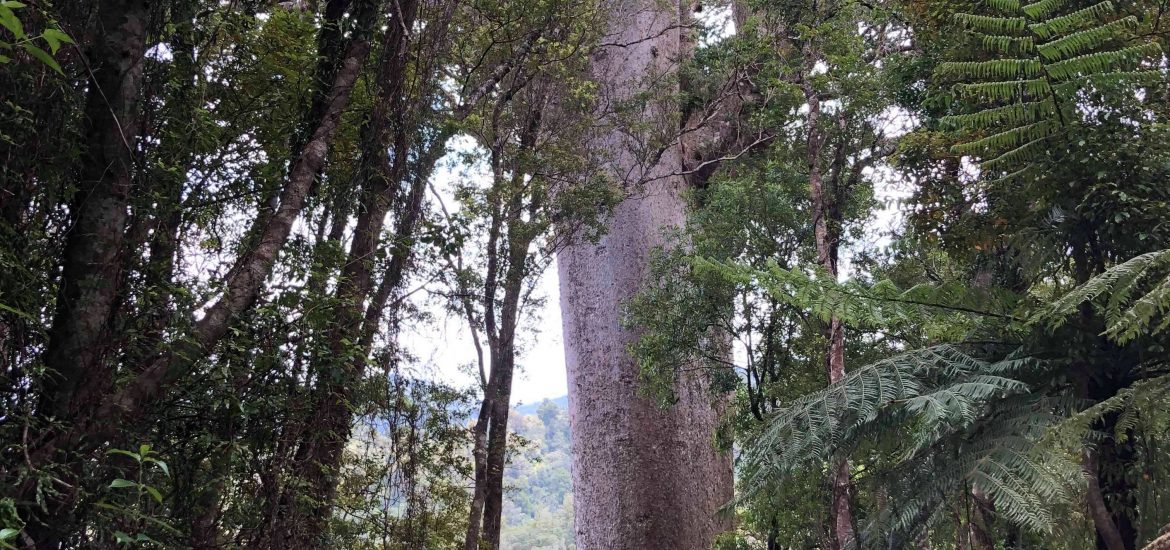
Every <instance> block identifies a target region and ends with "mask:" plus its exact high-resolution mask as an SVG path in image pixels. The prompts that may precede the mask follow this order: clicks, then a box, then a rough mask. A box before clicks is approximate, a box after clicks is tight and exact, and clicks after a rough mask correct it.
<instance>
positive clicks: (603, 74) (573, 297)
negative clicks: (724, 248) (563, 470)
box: [558, 0, 732, 550]
mask: <svg viewBox="0 0 1170 550" xmlns="http://www.w3.org/2000/svg"><path fill="white" fill-rule="evenodd" d="M609 6H610V10H611V11H610V19H609V23H608V25H609V26H608V33H607V34H608V36H606V38H605V39H604V42H605V44H606V45H605V46H603V47H602V48H600V49H598V50H597V51H596V52H594V54H593V58H592V71H593V77H594V78H595V79H596V80H597V82H598V85H599V88H598V89H599V99H600V105H599V106H598V113H600V114H599V116H601V117H603V120H604V117H605V116H606V113H610V112H612V109H614V108H617V107H618V106H620V105H621V103H622V102H623V101H629V100H630V99H631V98H633V97H634V96H635V95H636V94H638V93H639V92H643V91H646V89H647V88H646V86H647V83H658V84H661V83H663V82H670V81H671V80H672V79H673V76H674V74H675V69H676V63H677V61H678V56H679V55H680V53H681V52H682V50H683V40H684V37H683V34H682V33H683V30H682V29H681V28H680V25H679V23H680V20H681V14H680V11H681V10H680V8H681V6H679V4H678V3H669V2H660V1H658V0H625V1H622V2H616V3H613V4H610V5H609ZM668 88H672V90H671V89H668V90H664V91H665V92H670V91H677V84H670V85H669V86H668ZM653 95H654V96H655V97H660V98H663V99H662V101H661V102H652V103H651V104H650V105H648V106H647V107H645V108H643V109H640V111H639V112H637V113H632V116H635V117H637V118H641V119H642V120H644V121H646V122H649V123H650V124H649V126H650V127H657V128H660V129H661V128H665V129H666V130H667V131H668V132H671V131H672V128H678V124H677V122H676V121H677V116H676V114H677V113H675V112H672V111H674V110H675V109H676V108H677V106H676V104H675V103H674V102H673V101H672V98H671V97H669V96H670V95H671V94H670V93H660V94H653ZM655 119H657V120H655ZM672 125H673V126H672ZM622 126H623V125H621V124H617V125H615V127H614V129H613V130H612V131H608V132H604V133H603V134H602V135H600V136H599V137H598V138H597V139H596V141H595V142H594V143H593V144H592V145H593V147H594V148H595V149H596V150H597V151H598V152H599V153H600V154H602V155H604V156H606V157H607V159H606V161H607V166H606V168H605V170H606V172H608V175H609V176H611V177H614V178H616V179H619V180H622V181H624V182H626V183H627V184H631V183H634V184H637V183H640V184H641V186H640V187H639V188H637V189H629V191H630V196H629V198H627V199H625V200H624V201H623V202H622V203H621V204H619V205H618V206H617V207H616V208H615V210H614V212H613V213H612V214H611V216H610V217H609V219H608V220H607V230H608V232H607V234H606V235H605V236H604V237H603V238H602V239H601V240H600V242H598V243H596V244H592V243H587V242H576V243H574V244H572V245H570V246H569V247H567V248H566V249H565V250H563V251H562V252H561V253H560V254H559V255H558V263H559V273H560V287H561V307H562V311H563V323H564V335H565V353H566V362H567V367H568V377H569V418H570V422H571V423H572V428H573V430H572V431H573V441H572V447H573V463H574V468H573V490H574V495H573V499H574V502H573V504H574V509H575V513H576V542H577V547H578V548H581V549H582V550H597V549H614V548H637V549H643V548H686V549H691V548H708V547H710V545H711V543H712V541H713V540H714V539H715V537H716V536H717V535H718V534H719V533H720V532H722V531H724V530H726V529H727V528H728V527H729V524H728V521H727V520H726V519H724V518H722V517H721V516H720V515H718V513H717V509H718V508H719V507H720V506H721V505H723V504H725V503H727V502H728V500H730V498H731V487H732V483H731V463H730V457H729V456H728V455H727V454H725V453H720V452H719V451H718V450H717V449H716V448H715V446H714V444H713V432H714V430H715V428H716V426H717V424H718V422H719V411H718V410H717V407H715V406H714V405H713V403H714V401H715V399H716V398H715V396H713V395H712V394H711V392H710V391H709V387H708V384H707V382H706V380H705V378H704V376H703V375H702V374H695V373H691V374H684V375H683V376H681V377H680V380H679V382H678V388H677V395H678V401H677V403H675V404H674V405H673V406H672V407H670V408H669V409H662V408H660V407H659V406H657V405H656V404H655V403H653V402H652V401H650V400H648V399H645V398H643V397H641V396H640V395H639V394H638V379H639V378H638V365H637V363H636V362H635V361H634V359H633V358H632V357H631V356H630V354H629V353H628V351H627V346H628V345H629V344H630V343H631V342H632V341H633V340H634V339H635V338H636V337H637V331H635V330H632V329H629V328H626V327H624V326H623V325H622V317H623V315H622V307H623V304H624V303H625V302H626V301H627V300H629V299H630V298H631V297H632V296H633V295H634V294H635V293H637V292H638V290H639V289H640V288H641V286H642V282H643V279H644V277H645V276H646V273H647V262H648V259H649V255H650V253H651V251H652V250H653V249H654V248H655V247H657V246H659V245H662V244H664V237H663V231H664V230H665V229H666V228H669V227H674V226H679V225H681V224H682V223H683V221H684V216H685V211H684V209H685V201H684V200H683V198H682V197H681V195H680V194H681V192H682V190H683V187H684V185H685V183H684V179H683V177H681V176H680V175H679V173H680V172H682V171H683V170H682V167H683V159H682V154H681V148H680V147H678V146H677V145H672V146H669V147H666V148H665V149H664V150H662V151H661V155H658V154H656V151H655V152H652V153H651V154H646V155H640V154H639V151H641V150H645V149H646V148H645V147H644V146H645V142H646V141H652V140H651V139H649V136H645V135H642V136H634V137H631V133H628V132H624V131H623V129H622ZM627 129H628V128H627ZM649 149H652V150H655V149H657V148H656V147H654V146H651V147H650V148H649Z"/></svg>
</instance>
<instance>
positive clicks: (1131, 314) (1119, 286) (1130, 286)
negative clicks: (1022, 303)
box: [1032, 249, 1170, 343]
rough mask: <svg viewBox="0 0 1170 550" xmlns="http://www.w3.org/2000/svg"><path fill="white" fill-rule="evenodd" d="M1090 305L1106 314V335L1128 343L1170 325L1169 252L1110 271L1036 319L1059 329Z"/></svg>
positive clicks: (1034, 319)
mask: <svg viewBox="0 0 1170 550" xmlns="http://www.w3.org/2000/svg"><path fill="white" fill-rule="evenodd" d="M1084 303H1089V304H1091V305H1092V306H1093V307H1095V308H1097V309H1100V310H1102V311H1104V313H1105V321H1106V329H1105V335H1106V336H1108V337H1109V338H1111V339H1113V340H1114V341H1116V342H1118V343H1126V342H1129V341H1131V340H1133V339H1134V338H1137V337H1138V336H1140V335H1142V334H1146V333H1158V332H1161V331H1164V330H1166V328H1167V327H1168V326H1170V316H1167V315H1166V313H1167V312H1170V249H1167V250H1158V251H1154V252H1147V253H1145V254H1142V255H1140V256H1137V257H1134V258H1132V259H1130V260H1127V261H1125V262H1123V263H1121V264H1118V265H1116V266H1113V267H1111V268H1109V269H1107V270H1106V271H1105V272H1104V273H1101V274H1100V275H1098V276H1096V277H1094V278H1092V279H1090V280H1089V281H1088V282H1086V283H1085V284H1083V285H1081V286H1079V287H1077V288H1075V289H1073V290H1072V291H1071V292H1069V293H1067V294H1065V295H1064V296H1062V297H1061V298H1060V299H1059V300H1056V301H1055V302H1053V303H1052V304H1051V305H1049V306H1048V307H1046V308H1044V309H1042V310H1041V311H1040V312H1038V313H1037V314H1036V315H1034V316H1033V318H1032V322H1033V323H1038V324H1046V325H1049V326H1052V327H1059V326H1060V325H1062V324H1064V323H1065V322H1066V321H1067V320H1068V319H1069V317H1071V316H1072V315H1073V314H1074V313H1075V312H1076V311H1077V308H1078V306H1080V305H1081V304H1084Z"/></svg>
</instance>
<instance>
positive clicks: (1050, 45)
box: [1036, 16, 1138, 62]
mask: <svg viewBox="0 0 1170 550" xmlns="http://www.w3.org/2000/svg"><path fill="white" fill-rule="evenodd" d="M1137 23H1138V20H1137V17H1134V16H1129V17H1123V18H1121V19H1117V20H1114V21H1110V22H1108V23H1105V24H1104V25H1098V26H1096V27H1093V28H1091V29H1085V30H1083V31H1079V32H1075V33H1072V34H1069V35H1065V36H1063V37H1060V38H1057V39H1056V40H1051V41H1049V42H1046V43H1044V44H1041V45H1040V46H1039V47H1038V48H1036V51H1038V52H1039V53H1040V56H1041V57H1043V58H1044V60H1045V61H1048V62H1053V61H1058V60H1060V59H1066V58H1069V57H1072V56H1075V55H1080V54H1083V53H1085V52H1089V51H1092V50H1093V49H1096V48H1098V47H1100V46H1102V45H1103V44H1105V43H1107V42H1110V41H1113V40H1117V39H1119V38H1122V37H1125V36H1127V35H1128V33H1129V31H1132V30H1133V29H1134V28H1136V27H1137Z"/></svg>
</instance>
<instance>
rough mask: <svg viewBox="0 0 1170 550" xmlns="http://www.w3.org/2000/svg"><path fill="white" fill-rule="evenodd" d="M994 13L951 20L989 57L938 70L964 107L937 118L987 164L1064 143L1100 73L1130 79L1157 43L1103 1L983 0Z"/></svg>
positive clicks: (1017, 162) (1035, 157)
mask: <svg viewBox="0 0 1170 550" xmlns="http://www.w3.org/2000/svg"><path fill="white" fill-rule="evenodd" d="M988 4H989V5H991V6H992V7H993V8H994V9H995V10H997V11H998V12H1000V13H1005V14H1010V15H1007V16H1001V15H983V14H977V13H957V14H955V15H954V18H955V21H956V22H957V23H958V24H959V25H960V26H962V27H963V28H965V29H968V30H969V31H971V32H972V33H973V35H974V37H975V38H978V43H979V45H980V46H981V47H982V48H983V49H984V50H986V51H987V52H988V54H989V55H990V56H993V58H992V59H987V60H980V61H948V62H944V63H941V64H939V66H938V68H937V69H936V71H935V77H936V78H937V79H939V80H942V81H950V82H960V83H959V84H956V85H955V88H954V90H955V92H956V95H957V96H958V97H960V98H963V99H964V101H965V102H966V105H963V106H962V107H961V109H962V110H964V111H966V112H965V113H964V114H959V115H952V116H948V117H944V118H943V119H942V122H943V123H944V124H948V125H950V126H952V127H956V128H958V129H960V130H962V131H963V132H964V133H965V136H964V138H963V141H962V142H961V143H959V144H957V145H956V146H955V147H954V149H953V150H954V152H956V153H958V154H963V155H972V156H974V157H976V158H977V159H979V160H980V163H981V166H982V167H983V169H984V170H988V171H991V172H994V173H997V174H1000V175H1004V174H1007V175H1009V176H1015V175H1018V174H1019V173H1021V170H1024V169H1027V168H1031V167H1035V166H1038V164H1039V163H1043V162H1052V161H1057V160H1058V159H1059V158H1061V157H1062V156H1064V155H1065V154H1067V153H1068V151H1067V145H1065V144H1064V142H1063V141H1061V140H1067V139H1071V138H1070V136H1072V137H1075V136H1076V127H1077V126H1078V122H1077V121H1078V120H1079V119H1080V118H1081V116H1082V113H1083V112H1084V111H1085V110H1086V109H1091V108H1092V107H1090V106H1089V105H1088V104H1087V103H1086V102H1085V99H1084V97H1083V96H1079V95H1078V94H1079V93H1080V92H1081V91H1082V90H1085V89H1091V88H1092V87H1094V86H1095V85H1097V83H1098V82H1099V81H1107V80H1109V79H1115V78H1118V77H1120V78H1125V79H1131V80H1132V79H1135V78H1139V79H1140V77H1141V75H1140V73H1132V72H1130V71H1134V70H1137V69H1139V68H1142V67H1143V66H1148V62H1150V61H1151V60H1152V59H1153V58H1154V57H1155V56H1156V55H1157V54H1159V53H1160V51H1161V50H1160V46H1159V45H1158V44H1157V43H1156V42H1153V41H1149V40H1144V39H1141V38H1137V37H1136V36H1135V31H1136V29H1137V27H1138V20H1137V18H1136V17H1135V16H1118V15H1117V11H1116V9H1115V8H1114V5H1113V4H1112V3H1111V2H1109V1H1103V2H1099V3H1095V4H1092V5H1089V6H1086V7H1081V8H1079V9H1077V5H1078V4H1077V3H1075V2H1067V1H1063V0H1059V1H1058V0H1042V1H1039V2H1034V3H1032V4H1027V5H1023V6H1021V5H1019V4H1018V3H1016V2H989V3H988Z"/></svg>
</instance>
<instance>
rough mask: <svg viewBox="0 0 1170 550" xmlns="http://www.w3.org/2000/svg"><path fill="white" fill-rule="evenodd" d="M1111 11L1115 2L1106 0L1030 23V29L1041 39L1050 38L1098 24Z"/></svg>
mask: <svg viewBox="0 0 1170 550" xmlns="http://www.w3.org/2000/svg"><path fill="white" fill-rule="evenodd" d="M1111 13H1113V3H1112V2H1110V1H1109V0H1105V1H1104V2H1098V3H1096V4H1093V5H1091V6H1088V7H1086V8H1081V9H1079V10H1077V11H1074V12H1072V13H1069V14H1066V15H1062V16H1060V17H1054V18H1051V19H1048V20H1045V21H1042V22H1040V23H1034V24H1032V25H1028V29H1029V30H1031V31H1032V32H1033V33H1035V34H1036V36H1039V37H1040V38H1041V39H1043V40H1048V39H1050V38H1052V37H1054V36H1058V35H1061V34H1065V33H1067V32H1069V31H1075V30H1077V29H1080V28H1083V27H1087V26H1090V25H1093V24H1096V23H1097V22H1099V21H1100V20H1101V19H1102V18H1104V17H1106V16H1108V15H1109V14H1111Z"/></svg>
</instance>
